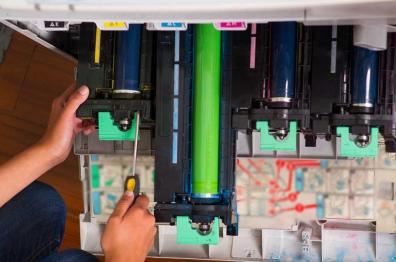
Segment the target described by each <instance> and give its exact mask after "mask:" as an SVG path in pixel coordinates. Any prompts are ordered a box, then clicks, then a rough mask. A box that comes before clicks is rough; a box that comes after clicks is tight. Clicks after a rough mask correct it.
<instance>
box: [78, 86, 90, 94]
mask: <svg viewBox="0 0 396 262" xmlns="http://www.w3.org/2000/svg"><path fill="white" fill-rule="evenodd" d="M78 92H79V93H80V94H81V95H82V96H85V95H87V94H88V93H89V89H88V87H87V86H81V87H80V88H79V89H78Z"/></svg>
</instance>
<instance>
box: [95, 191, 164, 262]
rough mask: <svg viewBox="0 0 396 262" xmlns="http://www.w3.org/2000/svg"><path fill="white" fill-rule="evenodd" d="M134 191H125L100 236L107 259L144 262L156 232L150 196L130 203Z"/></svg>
mask: <svg viewBox="0 0 396 262" xmlns="http://www.w3.org/2000/svg"><path fill="white" fill-rule="evenodd" d="M133 199H134V196H133V192H129V191H126V192H125V194H124V195H123V197H122V198H121V200H120V201H119V202H118V204H117V206H116V208H115V209H114V212H113V214H112V215H111V216H110V218H109V221H108V222H107V225H106V229H105V231H104V233H103V236H102V241H101V244H102V248H103V252H104V255H105V259H106V262H113V261H116V262H140V261H144V260H145V258H146V256H147V254H148V252H149V250H150V248H151V246H152V245H153V241H154V236H155V234H156V233H157V228H156V227H155V219H154V216H153V215H151V214H150V213H149V212H148V210H147V208H148V205H149V199H148V198H147V197H146V196H139V198H138V199H136V201H135V203H134V204H133V205H132V206H131V204H132V202H133Z"/></svg>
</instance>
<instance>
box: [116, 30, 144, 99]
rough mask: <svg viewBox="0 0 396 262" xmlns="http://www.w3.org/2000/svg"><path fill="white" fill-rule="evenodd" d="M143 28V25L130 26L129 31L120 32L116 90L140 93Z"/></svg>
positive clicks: (118, 36) (118, 37)
mask: <svg viewBox="0 0 396 262" xmlns="http://www.w3.org/2000/svg"><path fill="white" fill-rule="evenodd" d="M141 28H142V26H141V25H129V29H128V31H120V32H118V35H117V54H116V59H117V62H116V77H115V87H114V89H117V90H131V91H136V92H139V91H140V90H139V76H140V42H141V40H140V39H141V30H142V29H141Z"/></svg>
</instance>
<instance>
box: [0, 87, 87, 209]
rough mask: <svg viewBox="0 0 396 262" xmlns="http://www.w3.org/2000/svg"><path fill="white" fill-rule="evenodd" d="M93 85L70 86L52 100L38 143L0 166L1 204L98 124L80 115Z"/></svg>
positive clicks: (64, 153) (55, 162)
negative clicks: (43, 132) (84, 119)
mask: <svg viewBox="0 0 396 262" xmlns="http://www.w3.org/2000/svg"><path fill="white" fill-rule="evenodd" d="M88 94H89V89H88V88H87V87H84V86H83V87H81V88H79V89H77V90H76V88H75V87H74V86H71V87H69V88H68V89H67V90H66V91H65V92H64V93H63V94H62V95H61V96H59V97H58V98H56V99H55V100H54V102H53V104H52V110H51V114H50V118H49V121H48V127H47V130H46V132H45V134H44V135H43V137H42V138H41V139H40V141H39V142H37V143H36V144H35V145H33V146H31V147H29V148H28V149H26V150H24V151H23V152H21V153H19V154H18V155H16V156H14V157H13V158H11V159H10V160H9V161H7V162H6V163H4V164H3V165H1V166H0V207H1V206H3V205H4V204H5V203H7V202H8V201H9V200H10V199H11V198H12V197H14V196H15V195H16V194H17V193H18V192H20V191H21V190H23V189H24V188H25V187H26V186H28V185H29V184H30V183H31V182H33V181H34V180H36V179H37V178H39V177H40V176H41V175H42V174H44V173H45V172H46V171H48V170H49V169H51V168H52V167H54V166H56V165H58V164H59V163H61V162H62V161H64V160H65V159H66V158H67V156H68V155H69V153H70V150H71V148H72V145H73V141H74V137H75V135H76V134H78V133H79V132H81V131H83V132H84V133H90V132H92V130H93V129H94V126H93V125H91V124H89V125H85V124H84V123H83V121H82V120H81V119H79V118H77V117H76V114H75V113H76V110H77V108H78V107H79V106H80V105H81V104H82V103H83V102H84V101H85V100H86V99H87V97H88Z"/></svg>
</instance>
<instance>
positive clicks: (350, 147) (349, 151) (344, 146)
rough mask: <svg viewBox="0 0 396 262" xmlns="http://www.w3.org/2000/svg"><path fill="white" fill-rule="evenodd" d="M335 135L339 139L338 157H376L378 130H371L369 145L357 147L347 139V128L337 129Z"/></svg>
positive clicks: (375, 128)
mask: <svg viewBox="0 0 396 262" xmlns="http://www.w3.org/2000/svg"><path fill="white" fill-rule="evenodd" d="M337 135H338V136H340V137H341V144H340V156H344V157H376V156H377V154H378V128H377V127H372V128H371V135H370V137H371V138H370V139H371V141H370V144H368V145H367V146H366V147H359V146H357V145H356V144H355V142H354V141H352V140H351V139H350V138H349V127H347V126H339V127H337Z"/></svg>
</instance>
